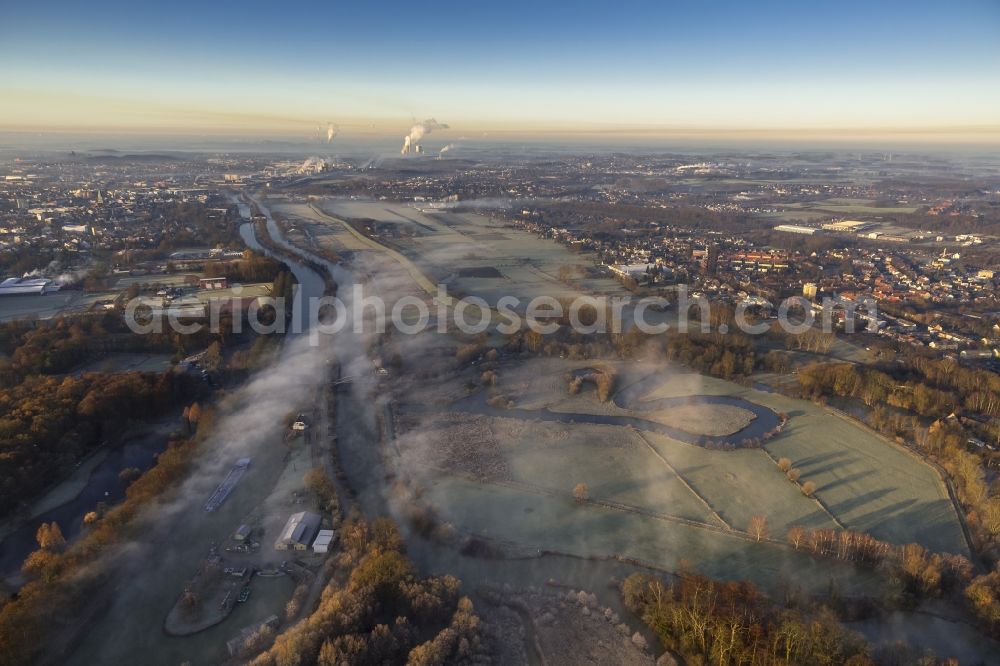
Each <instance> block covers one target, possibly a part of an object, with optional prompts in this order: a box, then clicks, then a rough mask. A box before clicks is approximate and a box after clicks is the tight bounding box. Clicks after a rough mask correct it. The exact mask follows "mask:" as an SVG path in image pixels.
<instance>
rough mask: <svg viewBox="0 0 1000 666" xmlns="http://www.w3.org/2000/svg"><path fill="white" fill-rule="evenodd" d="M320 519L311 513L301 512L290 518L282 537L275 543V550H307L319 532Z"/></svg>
mask: <svg viewBox="0 0 1000 666" xmlns="http://www.w3.org/2000/svg"><path fill="white" fill-rule="evenodd" d="M319 524H320V517H319V515H318V514H315V513H312V512H311V511H300V512H299V513H293V514H292V515H291V516H289V517H288V522H287V523H285V528H284V529H283V530H281V536H279V537H278V540H277V541H275V542H274V548H275V550H306V549H308V548H309V545H310V544H312V542H313V538H314V537H315V536H316V532H317V531H318V530H319Z"/></svg>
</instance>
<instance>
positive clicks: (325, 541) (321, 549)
mask: <svg viewBox="0 0 1000 666" xmlns="http://www.w3.org/2000/svg"><path fill="white" fill-rule="evenodd" d="M332 545H333V530H320V531H319V534H317V535H316V540H315V541H313V545H312V549H313V552H314V553H328V552H330V546H332Z"/></svg>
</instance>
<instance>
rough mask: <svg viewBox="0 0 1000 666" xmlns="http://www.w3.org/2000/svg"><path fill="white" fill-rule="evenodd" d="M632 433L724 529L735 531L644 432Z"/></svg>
mask: <svg viewBox="0 0 1000 666" xmlns="http://www.w3.org/2000/svg"><path fill="white" fill-rule="evenodd" d="M632 432H633V433H634V434H635V435H636V436H638V437H639V439H641V440H642V443H643V444H645V445H646V447H647V448H648V449H649V450H650V451H652V452H653V455H654V456H656V457H657V458H659V460H660V462H662V463H663V464H664V465H666V467H667V469H669V470H670V471H671V472H672V473H673V474H674V476H676V477H677V479H678V480H679V481H680V482H681V483H682V484H684V487H685V488H687V489H688V490H689V491H690V492H691V494H692V495H694V496H695V497H697V498H698V500H699V501H700V502H701V503H702V504H703V505H704V506H705V508H706V509H708V512H709V513H710V514H711V515H712V517H713V518H715V519H716V520H718V521H719V522H720V523H722V525H723V527H725V528H726V529H728V530H732V529H733V526H732V525H730V524H729V522H728V521H726V519H725V518H723V517H722V515H721V514H720V513H719V512H718V511H716V510H715V509H714V508H713V507H712V505H711V504H709V502H708V500H707V499H705V498H704V497H702V495H701V493H699V492H698V491H697V490H695V489H694V486H692V485H691V484H690V483H688V480H687V479H685V478H684V477H683V476H682V475H681V473H680V472H678V471H677V468H676V467H674V466H673V465H671V464H670V461H669V460H667V459H666V457H665V456H664V455H663V454H662V453H660V451H659V450H658V449H657V448H656V447H655V446H653V445H652V444H651V443H650V441H649V440H648V439H646V436H645V435H643V434H642V431H640V430H633V431H632Z"/></svg>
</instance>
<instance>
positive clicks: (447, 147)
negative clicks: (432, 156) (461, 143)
mask: <svg viewBox="0 0 1000 666" xmlns="http://www.w3.org/2000/svg"><path fill="white" fill-rule="evenodd" d="M455 147H456V146H455V144H453V143H449V144H448V145H447V146H445V147H444V148H442V149H441V152H439V153H438V159H441V156H442V155H444V154H445V153H447V152H448V151H449V150H451V149H452V148H455Z"/></svg>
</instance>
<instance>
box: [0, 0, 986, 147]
mask: <svg viewBox="0 0 1000 666" xmlns="http://www.w3.org/2000/svg"><path fill="white" fill-rule="evenodd" d="M0 57H2V59H3V60H2V61H3V62H4V63H7V65H13V66H6V67H4V68H2V69H0V97H2V98H3V99H4V100H5V101H4V102H3V103H0V128H4V129H18V128H31V129H47V128H51V129H81V128H101V129H115V128H121V129H145V130H151V131H232V132H235V133H238V132H243V131H252V132H259V131H263V132H270V133H274V134H276V135H277V134H287V135H295V134H299V133H302V132H306V131H308V128H309V127H312V126H313V125H314V124H315V123H317V122H325V121H334V122H338V123H339V124H340V125H341V126H342V128H343V129H344V131H345V132H346V131H355V132H365V131H381V130H382V128H388V127H393V128H395V127H396V125H397V124H398V123H404V122H406V121H408V119H412V118H428V117H436V118H438V119H439V120H441V121H444V122H448V123H450V124H452V125H453V127H463V128H466V129H468V130H470V131H473V130H474V131H480V130H482V131H487V130H492V131H511V132H542V133H545V132H572V131H588V132H619V131H621V132H643V131H653V132H656V131H669V130H678V129H679V130H695V129H699V130H700V129H705V130H714V131H728V130H748V129H749V130H768V131H827V130H831V129H851V130H859V129H865V130H885V129H893V130H899V129H902V130H906V131H911V130H924V129H927V128H947V129H948V130H949V131H954V130H956V129H957V130H961V131H981V130H982V128H984V127H987V128H988V127H993V128H996V127H997V126H1000V1H998V0H965V1H958V2H922V1H919V0H918V1H910V2H900V1H895V0H892V1H888V2H853V1H847V2H817V3H813V2H749V1H746V2H734V1H715V2H602V3H597V2H559V3H551V2H550V3H542V2H521V1H520V0H516V1H514V2H503V3H493V4H487V3H476V2H462V3H459V2H450V1H446V2H435V3H424V4H419V5H417V4H403V3H398V2H381V3H358V2H351V3H341V2H327V3H309V2H307V3H277V2H272V3H268V4H265V5H263V6H260V7H252V6H250V5H249V4H248V3H235V2H225V3H193V2H186V1H182V2H172V3H157V4H156V5H155V6H154V7H142V6H138V5H137V4H133V3H124V2H120V3H115V2H98V3H62V2H56V3H40V2H34V3H18V4H11V3H10V2H9V1H8V2H5V3H3V6H2V7H0ZM304 128H306V129H304ZM386 131H388V130H386Z"/></svg>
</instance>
